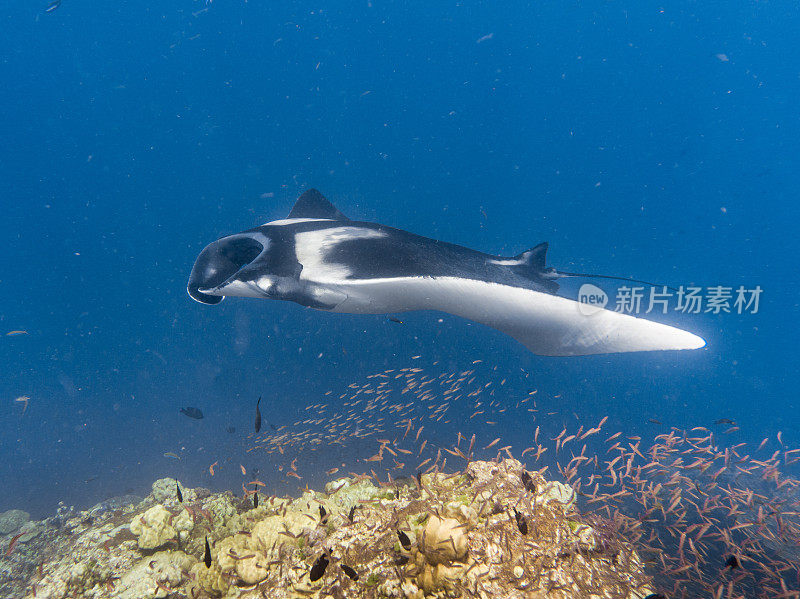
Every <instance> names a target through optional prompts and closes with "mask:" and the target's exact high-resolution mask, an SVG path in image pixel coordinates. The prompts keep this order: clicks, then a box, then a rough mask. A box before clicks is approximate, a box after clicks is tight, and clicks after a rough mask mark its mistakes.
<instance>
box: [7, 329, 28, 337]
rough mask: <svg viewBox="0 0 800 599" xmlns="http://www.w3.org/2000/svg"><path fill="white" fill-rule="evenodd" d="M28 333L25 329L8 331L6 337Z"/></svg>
mask: <svg viewBox="0 0 800 599" xmlns="http://www.w3.org/2000/svg"><path fill="white" fill-rule="evenodd" d="M27 334H28V331H23V330H19V331H9V332H8V333H6V337H19V336H20V335H27Z"/></svg>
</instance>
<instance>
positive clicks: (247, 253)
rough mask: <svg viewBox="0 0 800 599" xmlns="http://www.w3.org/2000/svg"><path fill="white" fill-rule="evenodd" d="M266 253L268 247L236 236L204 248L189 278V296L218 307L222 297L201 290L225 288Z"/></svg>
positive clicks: (256, 241) (246, 237)
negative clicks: (227, 283)
mask: <svg viewBox="0 0 800 599" xmlns="http://www.w3.org/2000/svg"><path fill="white" fill-rule="evenodd" d="M263 250H264V245H263V244H262V243H261V242H260V241H258V240H256V239H253V238H252V237H249V236H245V235H236V236H232V237H225V238H223V239H220V240H218V241H215V242H214V243H212V244H211V245H209V246H208V247H206V249H204V250H203V251H202V252H201V253H200V255H199V256H198V257H197V260H196V261H195V263H194V268H193V269H192V274H191V276H190V277H189V285H188V290H189V295H190V296H192V298H193V299H195V300H197V301H198V302H202V303H204V304H218V303H219V302H221V301H222V297H221V296H217V295H209V294H208V293H203V292H201V291H200V290H201V289H203V290H209V289H213V288H214V287H218V286H219V285H222V283H224V282H225V281H227V280H228V279H229V278H231V277H232V276H233V275H235V274H236V273H237V272H239V271H240V270H241V269H242V268H243V267H245V266H247V265H248V264H250V263H251V262H252V261H253V260H255V259H256V258H257V257H258V256H259V255H260V254H261V252H262V251H263Z"/></svg>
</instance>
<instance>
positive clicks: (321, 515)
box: [319, 505, 328, 524]
mask: <svg viewBox="0 0 800 599" xmlns="http://www.w3.org/2000/svg"><path fill="white" fill-rule="evenodd" d="M319 519H320V522H322V523H323V524H325V523H326V522H327V521H328V512H326V511H325V508H324V507H322V505H320V506H319Z"/></svg>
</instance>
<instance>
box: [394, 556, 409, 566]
mask: <svg viewBox="0 0 800 599" xmlns="http://www.w3.org/2000/svg"><path fill="white" fill-rule="evenodd" d="M407 563H408V556H407V555H398V556H397V557H396V558H394V565H395V566H405V565H406V564H407Z"/></svg>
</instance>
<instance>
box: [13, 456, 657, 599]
mask: <svg viewBox="0 0 800 599" xmlns="http://www.w3.org/2000/svg"><path fill="white" fill-rule="evenodd" d="M175 484H176V483H175V481H174V480H172V479H163V480H161V481H157V482H156V483H155V484H154V485H153V492H152V493H151V494H150V495H149V496H148V497H147V498H145V499H144V500H143V501H142V502H140V503H138V504H135V505H134V504H128V505H125V504H124V503H122V502H120V503H118V504H116V505H114V507H113V508H108V509H97V507H95V508H93V509H92V510H88V511H86V512H82V513H80V514H72V513H69V514H63V515H62V517H61V518H60V519H52V521H46V522H42V523H32V524H31V525H30V526H31V530H34V529H35V530H37V531H38V537H31V538H30V539H29V541H28V542H27V543H25V544H24V545H22V546H20V547H19V548H17V549H15V551H14V552H13V553H12V554H11V556H10V557H9V558H7V560H12V561H13V560H15V564H16V566H17V567H18V569H20V568H23V567H24V565H25V564H26V563H27V564H28V569H27V571H26V572H27V578H25V579H24V580H23V579H22V578H20V579H19V580H15V581H11V582H8V583H2V582H0V591H3V596H12V597H16V596H19V597H31V598H33V597H36V598H37V599H41V598H42V597H45V598H48V599H61V598H66V597H86V598H99V597H109V598H120V599H121V598H134V597H136V598H148V597H152V598H156V597H161V598H165V597H191V598H193V599H199V598H201V597H204V598H219V597H226V598H233V597H275V598H281V597H287V598H289V597H298V598H299V597H309V598H319V599H326V598H339V597H362V596H364V597H397V598H407V599H425V598H431V597H439V598H443V597H495V596H497V597H507V598H510V599H513V598H515V597H519V598H526V599H529V598H533V599H535V598H539V597H541V598H544V597H550V598H555V599H559V598H562V597H563V598H567V597H589V596H592V597H598V598H600V597H620V598H622V597H625V598H643V597H646V596H647V595H648V594H649V593H650V592H652V591H651V590H650V579H649V577H648V576H647V575H646V574H645V573H644V571H643V565H642V562H641V560H640V559H639V557H638V555H637V552H636V551H635V549H634V548H633V547H631V546H630V545H628V544H627V543H625V541H624V540H622V539H615V542H613V543H608V542H606V541H604V542H600V541H599V540H598V538H597V537H598V535H599V533H597V532H596V531H595V529H594V527H593V526H591V525H589V524H587V523H586V521H585V520H586V519H582V518H581V517H580V514H577V513H576V512H575V506H574V500H575V493H574V492H573V491H572V489H571V488H570V487H567V486H564V485H561V484H560V483H554V482H548V481H546V480H544V478H542V476H541V475H540V474H539V473H536V472H534V473H526V472H525V471H524V470H523V467H522V464H520V462H518V461H516V460H513V459H506V460H504V461H502V462H471V463H469V464H468V465H467V467H466V469H465V470H464V471H462V472H459V473H455V474H449V475H448V474H444V473H440V472H430V473H428V474H424V475H420V476H418V477H417V478H416V479H405V480H401V481H395V482H393V483H392V484H391V485H388V484H382V485H375V484H373V482H372V481H371V480H370V479H369V478H368V477H353V478H342V479H338V480H335V481H331V482H329V483H328V484H327V485H326V490H325V492H317V491H311V490H307V491H305V492H304V493H303V494H302V495H301V496H300V497H298V498H296V499H290V498H279V497H266V496H265V495H262V500H261V502H260V505H259V506H258V507H257V508H253V504H252V499H251V498H250V497H246V498H245V499H237V498H235V497H234V496H233V495H232V494H231V493H221V494H211V493H209V492H207V491H205V490H203V489H189V488H185V489H183V497H184V502H182V503H179V502H178V501H177V499H176V498H175V496H174V491H175ZM167 490H169V491H170V493H167V492H166V491H167ZM603 534H604V535H609V534H612V535H613V533H609V532H608V531H603ZM206 539H207V540H208V543H209V549H210V564H209V565H207V563H206V561H205V559H204V558H205V555H204V552H205V546H206ZM34 555H35V558H34V563H35V564H37V565H33V566H31V565H30V561H29V560H30V558H32V557H33V556H34ZM3 584H6V586H5V587H3ZM14 585H16V586H14Z"/></svg>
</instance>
